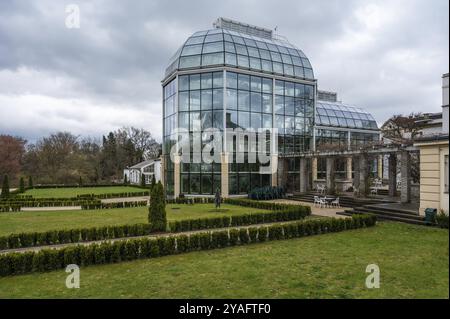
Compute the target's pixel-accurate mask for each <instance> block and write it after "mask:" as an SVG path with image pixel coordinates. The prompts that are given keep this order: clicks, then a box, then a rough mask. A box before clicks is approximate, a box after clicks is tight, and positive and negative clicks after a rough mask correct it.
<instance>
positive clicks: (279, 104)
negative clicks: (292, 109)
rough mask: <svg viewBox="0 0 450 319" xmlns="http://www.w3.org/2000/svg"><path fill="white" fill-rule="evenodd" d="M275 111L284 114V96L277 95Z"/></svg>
mask: <svg viewBox="0 0 450 319" xmlns="http://www.w3.org/2000/svg"><path fill="white" fill-rule="evenodd" d="M274 110H275V113H277V114H284V96H282V95H275V106H274Z"/></svg>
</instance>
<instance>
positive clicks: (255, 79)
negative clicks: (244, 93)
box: [250, 76, 261, 92]
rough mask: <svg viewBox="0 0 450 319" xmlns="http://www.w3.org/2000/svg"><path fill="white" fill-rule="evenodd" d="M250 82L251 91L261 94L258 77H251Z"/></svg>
mask: <svg viewBox="0 0 450 319" xmlns="http://www.w3.org/2000/svg"><path fill="white" fill-rule="evenodd" d="M250 82H251V83H250V90H251V91H254V92H261V78H260V77H259V76H252V77H251V78H250Z"/></svg>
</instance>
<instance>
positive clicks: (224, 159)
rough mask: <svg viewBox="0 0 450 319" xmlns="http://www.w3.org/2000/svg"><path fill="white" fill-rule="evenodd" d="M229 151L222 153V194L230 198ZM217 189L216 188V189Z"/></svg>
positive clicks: (223, 196)
mask: <svg viewBox="0 0 450 319" xmlns="http://www.w3.org/2000/svg"><path fill="white" fill-rule="evenodd" d="M228 156H229V154H228V153H221V154H220V173H221V174H220V196H221V197H222V198H228V196H229V186H228V163H229V162H230V161H229V158H228ZM214 191H215V190H214Z"/></svg>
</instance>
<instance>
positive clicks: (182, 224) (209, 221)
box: [169, 205, 311, 232]
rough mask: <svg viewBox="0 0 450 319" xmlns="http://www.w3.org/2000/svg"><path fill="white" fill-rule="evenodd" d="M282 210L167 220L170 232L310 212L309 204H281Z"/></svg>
mask: <svg viewBox="0 0 450 319" xmlns="http://www.w3.org/2000/svg"><path fill="white" fill-rule="evenodd" d="M283 208H285V209H284V210H277V211H273V212H267V213H251V214H243V215H232V216H220V217H213V218H211V217H209V218H199V219H187V220H179V221H172V222H169V230H170V231H171V232H184V231H192V230H201V229H213V228H223V227H230V226H246V225H254V224H263V223H273V222H284V221H292V220H300V219H303V218H305V217H306V216H309V215H310V214H311V209H310V207H309V206H301V205H291V206H283Z"/></svg>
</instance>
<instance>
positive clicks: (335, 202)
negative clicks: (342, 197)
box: [331, 197, 341, 207]
mask: <svg viewBox="0 0 450 319" xmlns="http://www.w3.org/2000/svg"><path fill="white" fill-rule="evenodd" d="M331 206H334V207H341V204H340V203H339V197H336V199H335V200H334V201H332V202H331Z"/></svg>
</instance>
